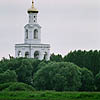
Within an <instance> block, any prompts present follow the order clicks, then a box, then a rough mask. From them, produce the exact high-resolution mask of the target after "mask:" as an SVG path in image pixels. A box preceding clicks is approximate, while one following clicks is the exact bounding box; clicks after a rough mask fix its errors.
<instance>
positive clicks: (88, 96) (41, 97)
mask: <svg viewBox="0 0 100 100" xmlns="http://www.w3.org/2000/svg"><path fill="white" fill-rule="evenodd" d="M0 100H100V93H99V92H54V91H44V92H43V91H39V92H38V91H36V92H0Z"/></svg>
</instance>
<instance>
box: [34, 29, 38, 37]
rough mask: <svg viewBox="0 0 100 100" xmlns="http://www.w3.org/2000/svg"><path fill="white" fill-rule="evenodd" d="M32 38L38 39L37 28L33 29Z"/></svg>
mask: <svg viewBox="0 0 100 100" xmlns="http://www.w3.org/2000/svg"><path fill="white" fill-rule="evenodd" d="M34 39H38V30H37V29H35V30H34Z"/></svg>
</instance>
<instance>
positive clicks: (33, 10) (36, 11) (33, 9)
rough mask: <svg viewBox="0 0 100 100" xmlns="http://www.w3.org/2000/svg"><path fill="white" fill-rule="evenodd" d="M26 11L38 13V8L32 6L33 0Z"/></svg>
mask: <svg viewBox="0 0 100 100" xmlns="http://www.w3.org/2000/svg"><path fill="white" fill-rule="evenodd" d="M28 13H38V10H37V9H36V8H35V7H34V0H32V7H31V8H30V9H28Z"/></svg>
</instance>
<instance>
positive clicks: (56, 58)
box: [50, 53, 63, 62]
mask: <svg viewBox="0 0 100 100" xmlns="http://www.w3.org/2000/svg"><path fill="white" fill-rule="evenodd" d="M50 61H56V62H61V61H63V58H62V55H60V54H58V55H55V54H54V53H53V54H51V56H50Z"/></svg>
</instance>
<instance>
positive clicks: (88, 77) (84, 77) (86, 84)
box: [80, 68, 94, 91]
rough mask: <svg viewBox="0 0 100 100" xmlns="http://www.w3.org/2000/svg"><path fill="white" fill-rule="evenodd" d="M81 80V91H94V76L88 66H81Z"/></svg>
mask: <svg viewBox="0 0 100 100" xmlns="http://www.w3.org/2000/svg"><path fill="white" fill-rule="evenodd" d="M81 73H82V74H81V82H82V86H81V88H80V91H94V76H93V73H92V72H91V71H90V70H88V69H87V68H81Z"/></svg>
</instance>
